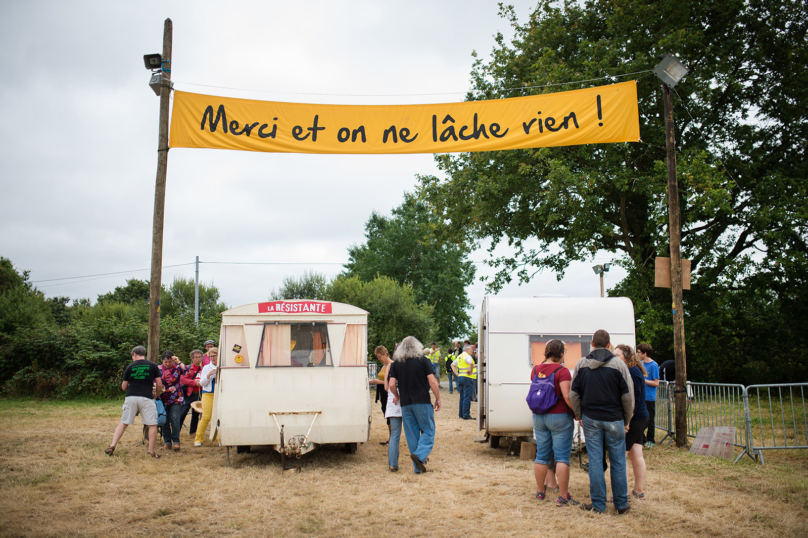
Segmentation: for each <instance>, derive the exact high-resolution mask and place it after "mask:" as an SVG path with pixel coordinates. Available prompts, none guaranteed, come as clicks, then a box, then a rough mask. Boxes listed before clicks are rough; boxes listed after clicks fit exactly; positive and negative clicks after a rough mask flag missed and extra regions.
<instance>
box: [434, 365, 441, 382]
mask: <svg viewBox="0 0 808 538" xmlns="http://www.w3.org/2000/svg"><path fill="white" fill-rule="evenodd" d="M432 370H433V371H434V372H435V381H438V382H440V362H433V363H432Z"/></svg>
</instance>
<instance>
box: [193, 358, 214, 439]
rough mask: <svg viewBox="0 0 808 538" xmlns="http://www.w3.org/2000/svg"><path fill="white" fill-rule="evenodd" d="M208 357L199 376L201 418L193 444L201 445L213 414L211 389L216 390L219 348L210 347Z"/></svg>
mask: <svg viewBox="0 0 808 538" xmlns="http://www.w3.org/2000/svg"><path fill="white" fill-rule="evenodd" d="M208 357H210V364H208V365H206V366H204V367H203V368H202V373H201V375H200V378H199V385H200V386H201V387H202V420H200V421H199V426H197V428H196V438H195V439H194V446H202V439H203V438H204V437H205V430H206V429H207V427H208V423H210V419H211V416H212V415H213V391H214V390H216V365H217V364H218V362H219V350H218V349H217V348H215V347H212V348H210V349H209V350H208ZM213 427H214V428H215V427H216V426H213Z"/></svg>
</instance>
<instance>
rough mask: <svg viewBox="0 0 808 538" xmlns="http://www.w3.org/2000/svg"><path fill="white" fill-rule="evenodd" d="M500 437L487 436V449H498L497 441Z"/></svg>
mask: <svg viewBox="0 0 808 538" xmlns="http://www.w3.org/2000/svg"><path fill="white" fill-rule="evenodd" d="M500 439H501V437H500V436H499V435H489V436H488V447H489V448H499V440H500Z"/></svg>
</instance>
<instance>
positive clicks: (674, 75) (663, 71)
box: [653, 54, 690, 88]
mask: <svg viewBox="0 0 808 538" xmlns="http://www.w3.org/2000/svg"><path fill="white" fill-rule="evenodd" d="M659 59H660V60H661V61H660V62H659V63H658V64H657V66H656V67H654V70H653V71H654V74H655V75H656V76H657V77H658V78H659V80H661V81H662V82H664V83H665V84H667V85H668V86H669V87H671V88H673V87H674V86H676V85H677V84H679V81H680V80H682V79H683V78H685V76H686V75H687V74H688V73H689V72H690V69H688V68H687V67H686V66H685V65H684V64H683V63H682V62H680V61H679V60H677V59H676V57H675V56H673V55H672V54H661V55H659Z"/></svg>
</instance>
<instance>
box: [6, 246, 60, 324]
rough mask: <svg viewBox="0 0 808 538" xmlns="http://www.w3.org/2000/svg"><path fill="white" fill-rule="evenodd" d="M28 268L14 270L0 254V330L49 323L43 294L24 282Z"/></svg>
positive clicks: (51, 315) (49, 309)
mask: <svg viewBox="0 0 808 538" xmlns="http://www.w3.org/2000/svg"><path fill="white" fill-rule="evenodd" d="M28 275H29V272H28V271H22V272H21V273H20V272H17V270H16V269H14V265H13V264H12V263H11V260H9V259H7V258H2V257H0V333H5V334H11V333H13V332H15V331H17V330H18V329H20V328H24V327H36V326H38V325H49V324H52V323H53V314H52V312H51V308H50V306H49V305H48V303H46V302H45V295H44V294H43V293H42V292H41V291H39V290H37V289H36V288H34V287H33V286H32V285H31V283H30V282H28Z"/></svg>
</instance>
